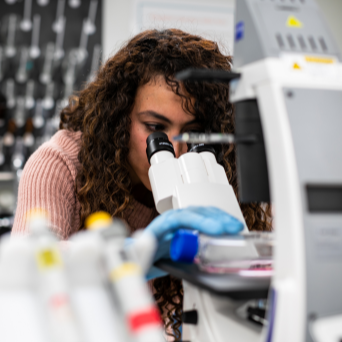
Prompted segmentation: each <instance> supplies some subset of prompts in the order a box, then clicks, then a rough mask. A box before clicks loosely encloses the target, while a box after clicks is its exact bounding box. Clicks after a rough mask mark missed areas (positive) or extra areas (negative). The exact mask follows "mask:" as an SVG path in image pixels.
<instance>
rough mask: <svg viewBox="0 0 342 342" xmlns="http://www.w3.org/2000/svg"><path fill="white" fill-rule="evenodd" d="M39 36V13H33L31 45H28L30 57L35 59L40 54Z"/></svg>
mask: <svg viewBox="0 0 342 342" xmlns="http://www.w3.org/2000/svg"><path fill="white" fill-rule="evenodd" d="M39 36H40V15H39V14H35V15H34V16H33V29H32V37H31V47H30V57H31V58H32V59H36V58H38V57H39V56H40V48H39Z"/></svg>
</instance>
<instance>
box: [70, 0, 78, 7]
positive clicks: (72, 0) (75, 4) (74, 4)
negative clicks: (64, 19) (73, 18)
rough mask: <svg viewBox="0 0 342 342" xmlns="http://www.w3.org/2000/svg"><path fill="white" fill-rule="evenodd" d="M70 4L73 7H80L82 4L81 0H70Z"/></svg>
mask: <svg viewBox="0 0 342 342" xmlns="http://www.w3.org/2000/svg"><path fill="white" fill-rule="evenodd" d="M69 6H70V7H71V8H78V7H80V6H81V0H69Z"/></svg>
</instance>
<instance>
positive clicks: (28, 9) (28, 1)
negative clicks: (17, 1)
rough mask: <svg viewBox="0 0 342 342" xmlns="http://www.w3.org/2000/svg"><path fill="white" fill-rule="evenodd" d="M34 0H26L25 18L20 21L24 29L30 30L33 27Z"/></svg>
mask: <svg viewBox="0 0 342 342" xmlns="http://www.w3.org/2000/svg"><path fill="white" fill-rule="evenodd" d="M31 10H32V0H25V4H24V15H23V20H22V21H21V23H20V28H21V30H22V31H25V32H27V31H30V30H31V28H32V21H31Z"/></svg>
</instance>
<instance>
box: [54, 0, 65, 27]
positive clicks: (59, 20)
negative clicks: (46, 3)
mask: <svg viewBox="0 0 342 342" xmlns="http://www.w3.org/2000/svg"><path fill="white" fill-rule="evenodd" d="M64 7H65V0H58V4H57V11H56V20H55V21H54V23H53V24H52V30H53V31H54V32H56V33H58V32H59V31H60V30H62V29H63V26H62V25H63V23H62V17H63V16H64Z"/></svg>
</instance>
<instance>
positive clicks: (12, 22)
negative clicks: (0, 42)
mask: <svg viewBox="0 0 342 342" xmlns="http://www.w3.org/2000/svg"><path fill="white" fill-rule="evenodd" d="M16 29H17V16H16V15H15V14H11V15H10V16H9V18H8V30H7V39H6V46H5V55H6V57H7V58H12V57H14V56H15V54H16V52H17V49H16V48H15V31H16Z"/></svg>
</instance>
